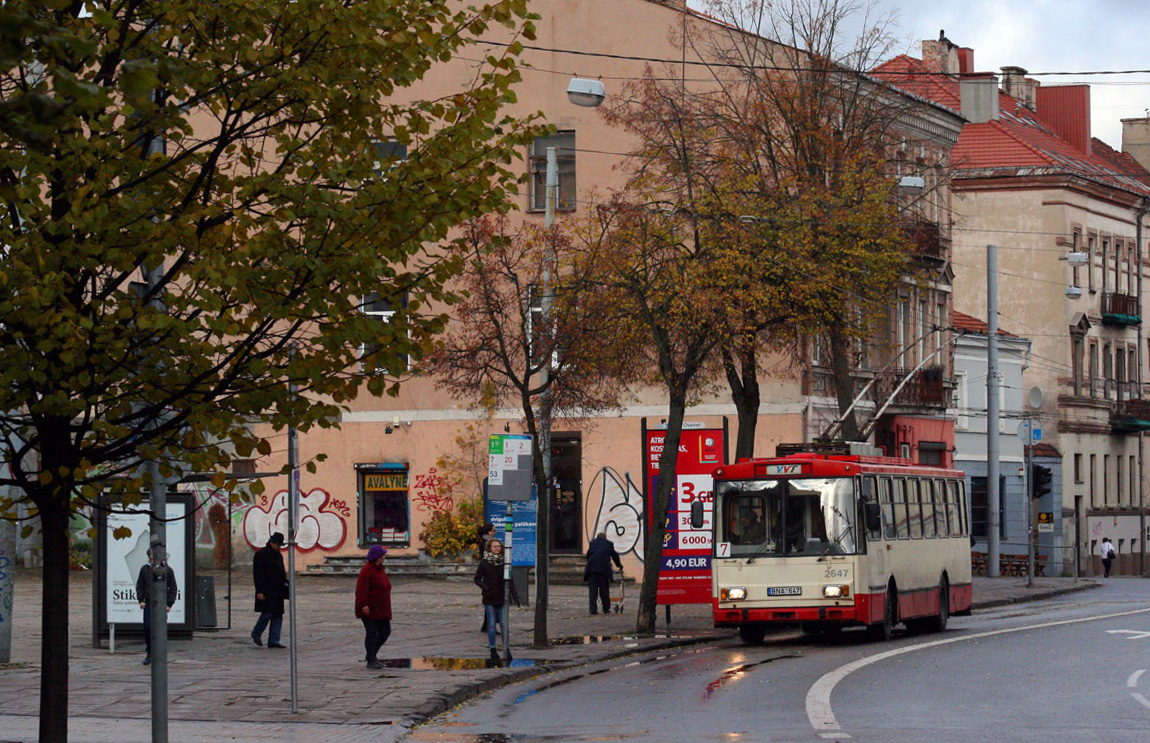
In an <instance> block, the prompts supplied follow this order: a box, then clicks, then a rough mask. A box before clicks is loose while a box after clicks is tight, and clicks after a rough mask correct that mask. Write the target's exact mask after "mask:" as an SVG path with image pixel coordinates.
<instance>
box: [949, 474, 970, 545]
mask: <svg viewBox="0 0 1150 743" xmlns="http://www.w3.org/2000/svg"><path fill="white" fill-rule="evenodd" d="M965 488H966V483H964V482H958V481H956V480H951V481H950V487H949V488H947V491H948V493H949V496H948V502H947V508H946V515H947V518H949V519H950V533H951V534H953V535H954V536H956V537H957V536H961V535H963V534H965V533H966V529H965V528H964V527H963V523H964V522H965V521H966V502H965V500H964V498H963V497H962V496H963V493H964V490H965Z"/></svg>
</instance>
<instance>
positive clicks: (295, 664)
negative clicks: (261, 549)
mask: <svg viewBox="0 0 1150 743" xmlns="http://www.w3.org/2000/svg"><path fill="white" fill-rule="evenodd" d="M289 386H290V388H291V391H292V392H293V393H294V392H295V385H294V384H293V385H289ZM288 469H289V470H290V472H289V473H288V647H289V648H290V650H289V651H288V652H289V653H290V654H291V711H292V712H299V654H298V652H297V650H296V646H297V642H296V639H297V638H296V615H295V604H296V580H295V578H296V576H295V550H296V544H295V539H296V532H297V531H298V528H299V432H298V431H297V430H296V427H295V426H288Z"/></svg>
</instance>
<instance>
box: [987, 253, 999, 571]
mask: <svg viewBox="0 0 1150 743" xmlns="http://www.w3.org/2000/svg"><path fill="white" fill-rule="evenodd" d="M986 327H987V332H986V499H987V511H988V512H987V515H986V574H987V575H988V576H990V577H991V578H997V577H998V576H999V565H998V560H999V534H998V531H999V529H1000V528H1001V523H1002V519H1001V515H1000V513H999V505H1000V503H1001V497H1002V494H1001V493H1000V492H999V487H998V469H999V463H998V460H999V449H998V418H999V412H1000V411H999V404H998V389H999V382H998V376H999V372H998V246H996V245H987V246H986Z"/></svg>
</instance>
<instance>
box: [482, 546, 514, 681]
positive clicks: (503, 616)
mask: <svg viewBox="0 0 1150 743" xmlns="http://www.w3.org/2000/svg"><path fill="white" fill-rule="evenodd" d="M503 561H504V554H503V542H500V541H499V540H498V539H492V540H491V541H489V542H488V543H487V549H486V550H484V552H483V559H482V560H480V561H479V567H477V568H476V569H475V585H477V586H479V589H480V590H481V591H482V592H483V593H482V595H483V613H484V615H485V616H486V617H487V648H488V650H490V652H491V660H492V662H494V663H498V662H499V651H497V650H496V649H495V625H496V624H498V625H499V627H500V629H502V630H503V645H504V646H505V647H508V646H509V642H508V639H507V597H506V595H505V591H504V588H503V584H504V578H503ZM509 585H510V588H511V599H512V600H513V601H514V602H515V604H516V606H518V605H519V592H518V591H516V590H515V583H513V582H512V583H510V584H509ZM507 660H509V661H510V660H511V651H510V650H508V651H507Z"/></svg>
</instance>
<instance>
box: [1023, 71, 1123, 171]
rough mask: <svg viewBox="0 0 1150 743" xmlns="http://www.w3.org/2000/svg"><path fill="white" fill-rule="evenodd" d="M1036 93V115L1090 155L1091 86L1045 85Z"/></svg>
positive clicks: (1059, 134) (1072, 144)
mask: <svg viewBox="0 0 1150 743" xmlns="http://www.w3.org/2000/svg"><path fill="white" fill-rule="evenodd" d="M1036 92H1037V96H1036V99H1037V103H1038V108H1037V109H1036V111H1035V114H1036V116H1037V118H1038V120H1039V121H1041V122H1042V124H1043V125H1044V126H1046V128H1048V129H1049V130H1050V131H1052V132H1054V133H1055V134H1057V135H1058V136H1059V137H1061V138H1062V139H1064V140H1066V141H1067V142H1068V143H1069V144H1070V145H1071V146H1073V147H1074V148H1075V149H1077V150H1079V151H1080V152H1083V153H1085V154H1087V155H1089V154H1090V153H1091V149H1092V147H1091V140H1090V86H1089V85H1045V86H1042V87H1040V88H1038V90H1037V91H1036ZM1123 129H1125V127H1123ZM1123 140H1125V132H1123Z"/></svg>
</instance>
